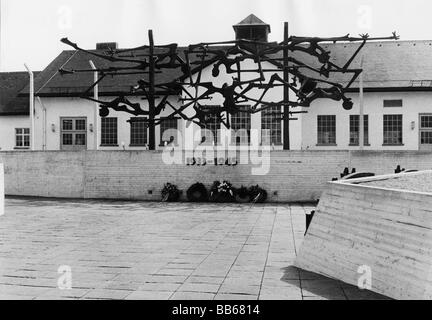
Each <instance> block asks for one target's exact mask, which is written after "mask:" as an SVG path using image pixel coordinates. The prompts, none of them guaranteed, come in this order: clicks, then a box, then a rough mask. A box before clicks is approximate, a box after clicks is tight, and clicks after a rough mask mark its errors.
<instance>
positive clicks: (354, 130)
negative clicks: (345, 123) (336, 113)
mask: <svg viewBox="0 0 432 320" xmlns="http://www.w3.org/2000/svg"><path fill="white" fill-rule="evenodd" d="M359 119H360V116H359V115H358V114H352V115H350V141H349V144H350V145H351V146H358V145H359V143H360V142H359V140H360V138H359V137H360V121H359ZM363 128H364V141H363V142H364V145H368V144H369V116H368V115H367V114H365V115H364V116H363Z"/></svg>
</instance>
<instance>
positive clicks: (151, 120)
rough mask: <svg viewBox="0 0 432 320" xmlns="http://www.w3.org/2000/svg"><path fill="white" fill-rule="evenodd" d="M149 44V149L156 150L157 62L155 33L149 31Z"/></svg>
mask: <svg viewBox="0 0 432 320" xmlns="http://www.w3.org/2000/svg"><path fill="white" fill-rule="evenodd" d="M148 36H149V43H150V48H149V51H150V56H149V64H150V65H149V96H148V104H149V121H148V125H149V149H150V150H156V141H155V140H156V137H155V120H154V119H155V97H154V95H155V88H154V86H155V60H154V41H153V31H152V30H149V32H148Z"/></svg>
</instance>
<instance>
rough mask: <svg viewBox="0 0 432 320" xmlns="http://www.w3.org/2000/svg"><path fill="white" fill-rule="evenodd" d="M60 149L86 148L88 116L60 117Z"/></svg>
mask: <svg viewBox="0 0 432 320" xmlns="http://www.w3.org/2000/svg"><path fill="white" fill-rule="evenodd" d="M60 137H61V141H60V149H61V150H85V149H86V147H87V118H64V117H61V118H60Z"/></svg>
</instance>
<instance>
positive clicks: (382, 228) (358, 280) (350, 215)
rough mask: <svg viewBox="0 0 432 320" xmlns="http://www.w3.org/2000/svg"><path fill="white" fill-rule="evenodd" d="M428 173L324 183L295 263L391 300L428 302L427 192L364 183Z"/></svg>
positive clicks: (430, 232) (431, 239)
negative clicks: (360, 286) (325, 185)
mask: <svg viewBox="0 0 432 320" xmlns="http://www.w3.org/2000/svg"><path fill="white" fill-rule="evenodd" d="M431 173H432V171H429V172H426V173H425V172H421V173H407V174H401V175H392V176H380V177H372V178H363V179H357V180H352V181H349V183H348V181H345V182H331V183H329V184H328V185H327V188H326V190H325V191H324V193H323V195H322V197H321V199H320V202H319V205H318V207H317V210H316V213H315V216H314V218H313V220H312V223H311V225H310V227H309V230H308V232H307V235H306V237H305V239H304V241H303V243H302V246H301V248H300V250H299V254H298V256H297V260H296V262H295V265H296V266H297V267H299V268H302V269H305V270H309V271H312V272H316V273H319V274H322V275H325V276H328V277H331V278H335V279H339V280H342V281H344V282H346V283H349V284H352V285H356V286H357V285H359V284H360V285H364V287H365V288H370V289H371V290H372V291H375V292H378V293H380V294H383V295H386V296H389V297H392V298H396V299H431V298H432V277H431V276H432V251H431V248H432V209H431V208H432V193H424V192H416V191H407V190H400V187H398V188H399V189H398V190H395V189H391V188H388V187H386V188H383V187H378V186H376V184H375V183H370V184H369V183H368V181H369V182H376V181H380V180H386V179H393V180H394V181H395V180H397V178H398V177H401V178H403V177H408V176H409V177H415V178H417V180H418V181H419V183H421V181H423V178H424V176H425V175H428V176H430V175H431ZM410 180H412V179H410ZM359 182H361V183H359ZM407 188H409V186H407ZM369 276H370V278H369V279H367V278H368V277H369ZM368 285H370V287H368Z"/></svg>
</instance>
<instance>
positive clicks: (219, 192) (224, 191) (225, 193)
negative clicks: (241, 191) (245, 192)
mask: <svg viewBox="0 0 432 320" xmlns="http://www.w3.org/2000/svg"><path fill="white" fill-rule="evenodd" d="M210 200H211V201H214V202H234V201H235V196H234V188H233V186H232V184H231V183H229V182H228V181H222V182H220V181H215V182H213V185H212V187H211V189H210Z"/></svg>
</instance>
